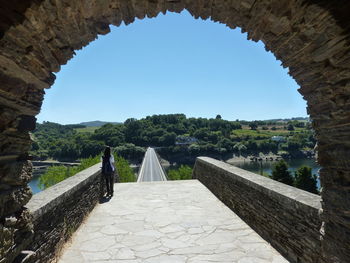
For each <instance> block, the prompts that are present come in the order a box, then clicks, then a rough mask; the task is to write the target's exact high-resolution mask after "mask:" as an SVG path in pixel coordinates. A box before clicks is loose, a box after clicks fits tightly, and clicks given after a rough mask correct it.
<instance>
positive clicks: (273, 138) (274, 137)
mask: <svg viewBox="0 0 350 263" xmlns="http://www.w3.org/2000/svg"><path fill="white" fill-rule="evenodd" d="M271 140H272V141H274V142H285V141H286V138H285V137H283V136H278V135H276V136H272V137H271Z"/></svg>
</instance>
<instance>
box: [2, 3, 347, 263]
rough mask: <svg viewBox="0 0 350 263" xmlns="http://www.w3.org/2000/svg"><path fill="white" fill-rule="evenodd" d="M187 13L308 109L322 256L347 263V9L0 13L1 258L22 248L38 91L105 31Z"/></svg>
mask: <svg viewBox="0 0 350 263" xmlns="http://www.w3.org/2000/svg"><path fill="white" fill-rule="evenodd" d="M183 9H187V10H188V11H189V12H190V13H191V14H192V15H193V16H194V17H195V18H199V17H200V18H202V19H208V18H209V19H211V20H213V21H217V22H221V23H223V24H226V25H227V26H228V27H230V28H235V27H240V28H242V31H247V32H248V38H249V39H251V40H254V41H258V40H262V41H263V42H264V43H265V46H266V49H267V50H271V51H272V52H273V53H274V54H275V56H276V57H277V58H278V59H279V60H281V61H282V65H283V66H284V67H289V69H290V75H291V76H292V77H293V78H294V79H295V80H296V81H297V83H298V84H299V85H300V87H301V89H300V93H301V94H302V95H303V96H304V98H305V99H306V100H307V103H308V113H309V114H310V116H311V118H312V120H313V127H314V129H315V131H316V136H317V140H318V151H319V154H318V162H319V163H320V164H321V165H322V167H324V168H323V169H322V171H321V172H320V174H321V183H322V186H323V191H322V198H323V212H322V220H323V221H324V228H323V229H322V231H321V234H320V238H322V239H323V254H324V255H325V257H326V258H327V262H346V261H347V260H348V258H350V245H349V244H350V219H349V213H350V198H349V197H350V193H349V184H350V161H349V159H348V156H349V154H350V136H349V135H350V114H349V110H350V23H349V22H348V20H347V19H348V16H347V15H348V14H349V13H350V3H349V2H348V1H346V0H339V1H336V2H335V1H332V2H331V1H322V0H320V1H317V0H261V1H260V0H259V1H256V0H207V1H204V0H162V1H161V0H137V1H136V0H103V1H101V0H89V1H85V0H71V1H59V0H27V1H21V0H14V1H10V2H8V1H6V2H5V1H2V2H1V9H0V69H1V71H0V81H1V82H0V83H1V86H0V116H1V119H0V132H1V133H0V151H1V155H0V191H1V194H0V244H1V247H0V255H1V256H2V255H4V254H5V253H6V258H5V260H1V259H0V262H6V261H7V260H8V261H11V260H12V259H13V258H14V257H15V256H16V255H17V254H18V253H19V252H20V251H21V250H22V249H23V248H25V246H26V244H27V243H28V241H29V240H30V235H31V225H30V216H29V213H28V212H27V211H26V210H25V208H24V206H25V204H26V203H27V202H28V200H29V199H30V197H31V194H30V190H29V188H28V186H27V182H28V180H29V179H30V176H31V169H32V168H31V163H30V161H29V159H30V156H29V155H28V151H29V149H30V145H31V139H30V135H29V133H28V132H29V131H30V130H33V129H34V127H35V121H36V119H35V115H36V114H38V113H39V111H40V107H41V103H42V100H43V95H44V89H45V88H49V87H50V86H51V85H52V84H53V82H54V80H55V75H54V74H53V72H58V71H59V70H60V65H63V64H65V63H67V61H68V60H69V59H70V58H72V57H73V55H74V50H77V49H80V48H82V47H83V46H85V45H87V44H88V43H89V42H91V41H93V40H95V39H96V38H97V35H98V34H107V33H108V32H109V25H110V24H113V25H116V26H118V25H120V23H121V22H122V21H123V22H124V23H126V24H129V23H132V22H133V21H134V20H135V18H139V19H142V18H144V17H145V16H147V17H154V16H156V15H157V14H158V13H159V12H163V13H165V12H167V11H171V12H180V11H182V10H183Z"/></svg>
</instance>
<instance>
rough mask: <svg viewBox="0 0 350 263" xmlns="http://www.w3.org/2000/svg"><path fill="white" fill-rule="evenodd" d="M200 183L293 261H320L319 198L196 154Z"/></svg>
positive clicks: (310, 262)
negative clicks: (197, 156)
mask: <svg viewBox="0 0 350 263" xmlns="http://www.w3.org/2000/svg"><path fill="white" fill-rule="evenodd" d="M193 178H196V179H198V180H199V181H200V182H202V183H203V184H204V185H205V186H206V187H207V188H208V189H209V190H210V191H211V192H212V193H213V194H215V195H216V196H217V197H218V198H219V199H220V200H221V201H222V202H223V203H225V204H226V205H227V206H228V207H229V208H230V209H231V210H233V211H234V212H235V213H236V214H237V215H238V216H240V217H241V218H242V219H243V220H244V221H245V222H246V223H247V224H248V225H250V227H252V228H253V229H254V230H255V231H256V232H257V233H258V234H260V235H261V236H262V237H263V238H264V239H265V240H267V241H268V242H270V243H271V245H272V246H273V247H275V248H276V249H277V250H278V251H279V252H280V253H281V254H282V255H283V256H284V257H286V258H287V259H288V260H289V261H290V262H292V263H297V262H298V263H299V262H303V263H321V262H324V261H322V255H320V254H321V244H320V237H321V234H320V229H321V220H320V217H319V210H320V209H321V197H320V196H318V195H315V194H311V193H309V192H306V191H303V190H300V189H297V188H295V187H291V186H288V185H285V184H282V183H279V182H277V181H274V180H272V179H269V178H266V177H264V176H261V175H258V174H254V173H251V172H249V171H246V170H243V169H240V168H237V167H234V166H232V165H229V164H227V163H224V162H220V161H218V160H215V159H212V158H208V157H199V158H197V160H196V164H195V167H194V171H193Z"/></svg>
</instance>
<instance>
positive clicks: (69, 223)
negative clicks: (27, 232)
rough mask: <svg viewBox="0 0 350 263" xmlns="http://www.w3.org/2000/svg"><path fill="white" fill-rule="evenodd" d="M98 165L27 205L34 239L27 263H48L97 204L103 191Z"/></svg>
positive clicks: (56, 186) (35, 196) (68, 179)
mask: <svg viewBox="0 0 350 263" xmlns="http://www.w3.org/2000/svg"><path fill="white" fill-rule="evenodd" d="M101 178H102V177H101V163H99V164H96V165H94V166H92V167H90V168H88V169H86V170H83V171H81V172H79V173H77V174H76V175H74V176H72V177H69V178H67V179H66V180H64V181H62V182H60V183H58V184H56V185H54V186H51V187H49V188H47V189H46V190H44V191H42V192H39V193H37V194H35V195H34V196H33V197H32V199H31V200H30V201H29V203H28V204H27V208H28V209H29V210H30V212H31V214H32V216H33V224H34V237H33V240H32V242H31V246H30V247H28V248H27V250H30V251H33V252H35V253H34V254H33V256H32V257H31V260H30V262H37V261H38V262H50V261H51V260H52V259H54V258H55V257H56V256H57V255H58V254H59V252H60V250H61V248H62V246H63V245H64V243H65V242H66V241H67V240H68V239H69V238H70V236H71V235H72V234H73V232H74V231H75V230H76V229H77V228H78V227H79V226H80V225H81V223H82V222H83V220H84V218H85V217H86V216H87V215H88V214H89V213H90V212H91V211H92V209H93V208H94V207H95V205H96V204H97V203H98V201H99V199H100V198H101V196H102V193H103V191H104V189H103V187H104V184H103V183H102V184H101Z"/></svg>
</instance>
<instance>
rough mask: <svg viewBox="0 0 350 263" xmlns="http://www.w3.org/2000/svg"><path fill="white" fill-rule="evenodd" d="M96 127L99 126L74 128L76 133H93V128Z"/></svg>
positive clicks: (95, 128)
mask: <svg viewBox="0 0 350 263" xmlns="http://www.w3.org/2000/svg"><path fill="white" fill-rule="evenodd" d="M98 128H101V127H85V128H76V129H74V130H76V131H77V132H78V133H94V132H95V130H97V129H98Z"/></svg>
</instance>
